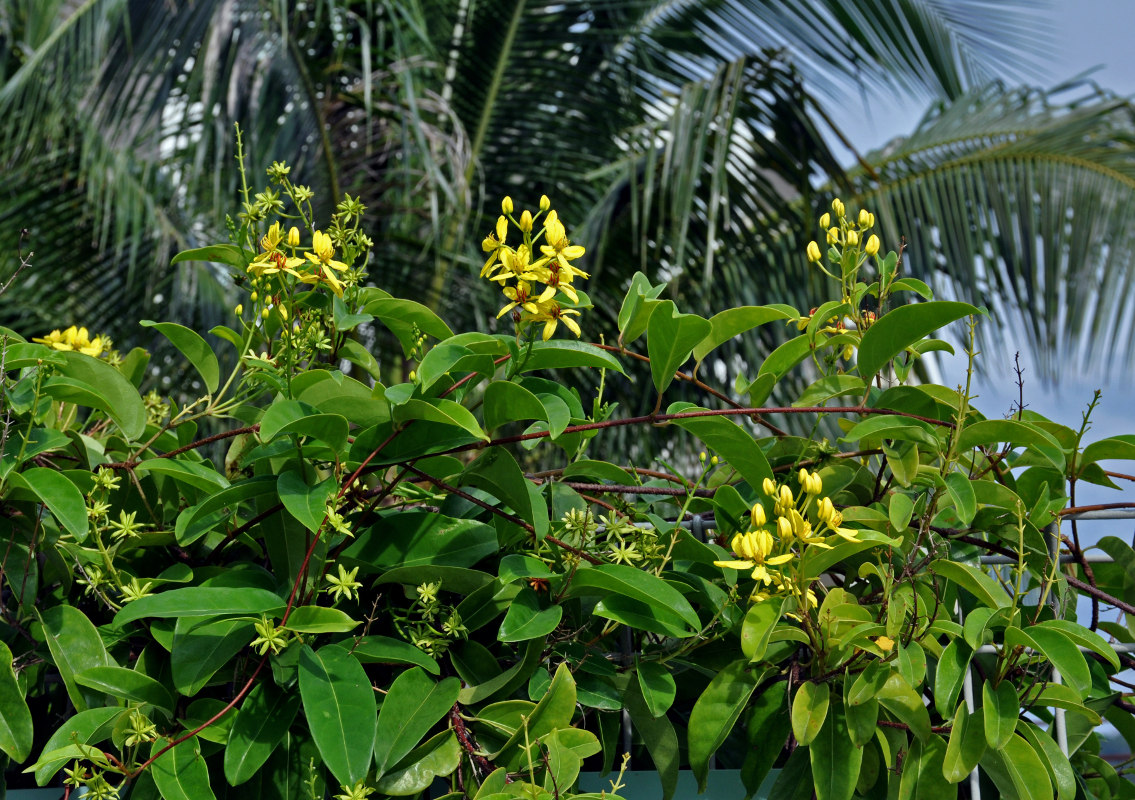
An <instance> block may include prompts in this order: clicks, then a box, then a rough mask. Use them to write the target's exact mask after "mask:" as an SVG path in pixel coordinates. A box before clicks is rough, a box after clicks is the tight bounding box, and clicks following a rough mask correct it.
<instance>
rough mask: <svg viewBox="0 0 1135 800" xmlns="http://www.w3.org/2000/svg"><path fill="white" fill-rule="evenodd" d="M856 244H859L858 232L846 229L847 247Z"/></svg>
mask: <svg viewBox="0 0 1135 800" xmlns="http://www.w3.org/2000/svg"><path fill="white" fill-rule="evenodd" d="M857 244H859V234H858V233H856V232H855V231H848V232H847V246H848V247H855V246H856V245H857Z"/></svg>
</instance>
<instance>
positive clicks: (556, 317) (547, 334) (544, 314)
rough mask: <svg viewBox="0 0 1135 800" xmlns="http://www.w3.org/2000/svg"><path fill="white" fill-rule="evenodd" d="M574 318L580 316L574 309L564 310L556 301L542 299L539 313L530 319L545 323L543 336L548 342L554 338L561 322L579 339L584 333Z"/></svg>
mask: <svg viewBox="0 0 1135 800" xmlns="http://www.w3.org/2000/svg"><path fill="white" fill-rule="evenodd" d="M542 297H543V296H541V298H542ZM573 316H576V317H578V316H579V312H578V311H576V310H575V309H574V308H564V307H562V306H561V305H560V304H559V303H557V302H556V301H555V300H543V299H541V301H540V303H539V311H537V312H536V313H535V314H533V315H532V316H531V317H529V318H528V319H530V320H531V321H533V322H543V323H544V333H543V334H542V336H543V339H544V341H545V342H546V341H548V340H549V339H551V338H552V334H554V333H555V332H556V326H557V325H558V324H559V323H561V322H562V323H563V324H564V325H566V326H567V328H568V330H570V331H571V332H572V333H574V334H575V335H576V336H577V337H578V336H579V335H580V334H581V333H582V331H581V330H580V328H579V323H578V322H576V321H575V320H574V319H572V317H573Z"/></svg>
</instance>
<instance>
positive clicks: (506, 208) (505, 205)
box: [501, 195, 512, 216]
mask: <svg viewBox="0 0 1135 800" xmlns="http://www.w3.org/2000/svg"><path fill="white" fill-rule="evenodd" d="M501 211H502V212H504V214H505V216H508V215H509V214H511V213H512V198H511V197H509V196H507V195H506V196H505V198H504V200H501Z"/></svg>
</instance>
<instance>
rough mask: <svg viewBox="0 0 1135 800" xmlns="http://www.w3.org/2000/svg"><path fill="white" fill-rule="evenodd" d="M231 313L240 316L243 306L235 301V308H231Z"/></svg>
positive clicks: (242, 312)
mask: <svg viewBox="0 0 1135 800" xmlns="http://www.w3.org/2000/svg"><path fill="white" fill-rule="evenodd" d="M233 313H234V314H236V315H237V316H238V317H239V316H241V315H242V314H244V306H243V305H242V304H240V303H237V304H236V308H234V309H233Z"/></svg>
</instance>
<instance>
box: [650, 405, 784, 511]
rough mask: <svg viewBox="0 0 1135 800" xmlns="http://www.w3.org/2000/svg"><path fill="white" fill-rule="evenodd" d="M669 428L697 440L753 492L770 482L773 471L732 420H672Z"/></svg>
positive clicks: (684, 408) (680, 408)
mask: <svg viewBox="0 0 1135 800" xmlns="http://www.w3.org/2000/svg"><path fill="white" fill-rule="evenodd" d="M698 410H699V409H697V408H695V407H692V406H687V405H684V404H683V405H678V404H675V405H674V406H672V407H671V408H670V412H674V411H698ZM672 424H673V425H677V426H678V427H679V428H682V429H684V430H687V431H689V432H690V433H692V434H693V435H694V436H696V437H697V438H698V439H700V440H701V442H702V444H704V445H705V446H706V447H707V448H708V449H709V450H712V451H713V452H714V453H716V454H717V455H718V456H720V457H721V459H722V460H723V461H725V462H726V464H728V465H729V466H731V467H733V468H734V469H735V470H737V472H738V473H739V474H740V475H741V477H742V478H743V479H744V480H745V483H747V484H749V486H751V487H752V488H753V489H754V490H760V487H761V483H762V482H763V481H764V479H765V478H769V479H770V480H771V479H772V477H773V474H772V467H770V466H769V463H768V459H767V458H765V454H764V453H763V452H762V451H761V448H760V446H759V445H758V444H757V443H756V440H754V439H753V437H752V436H751V435H750V434H749V432H748V431H746V430H745V429H744V428H742V427H741V426H740V425H738V424H737V423H735V422H733V421H732V420H728V419H726V418H725V417H689V418H685V419H676V420H673V421H672Z"/></svg>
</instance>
